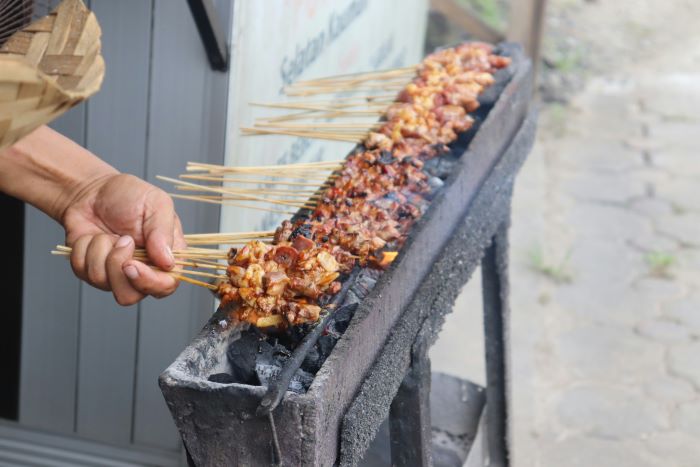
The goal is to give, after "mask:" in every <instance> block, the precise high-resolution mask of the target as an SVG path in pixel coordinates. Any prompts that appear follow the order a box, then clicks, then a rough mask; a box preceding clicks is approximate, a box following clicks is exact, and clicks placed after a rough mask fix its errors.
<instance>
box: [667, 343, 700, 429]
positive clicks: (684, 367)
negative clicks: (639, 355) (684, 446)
mask: <svg viewBox="0 0 700 467" xmlns="http://www.w3.org/2000/svg"><path fill="white" fill-rule="evenodd" d="M699 357H700V342H698V341H693V342H688V343H684V344H681V345H676V346H673V347H672V348H671V349H670V350H669V365H670V369H671V371H672V372H673V373H674V374H677V375H679V376H681V377H683V378H687V379H688V380H689V381H691V382H692V383H693V384H694V385H695V387H696V388H700V364H699V363H700V360H699ZM698 428H699V429H700V423H699V424H698Z"/></svg>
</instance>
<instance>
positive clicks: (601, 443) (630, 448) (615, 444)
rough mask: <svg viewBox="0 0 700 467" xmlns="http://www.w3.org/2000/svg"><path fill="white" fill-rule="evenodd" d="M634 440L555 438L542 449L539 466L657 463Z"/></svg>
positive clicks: (616, 466) (643, 466) (603, 466)
mask: <svg viewBox="0 0 700 467" xmlns="http://www.w3.org/2000/svg"><path fill="white" fill-rule="evenodd" d="M657 461H658V460H657V459H654V458H651V457H650V456H648V455H646V454H645V453H644V451H643V447H642V446H640V445H639V444H638V443H635V442H624V441H620V440H609V439H593V438H581V437H575V438H570V439H566V440H563V441H555V442H552V443H550V444H549V445H547V446H546V447H545V449H544V451H543V452H542V455H541V462H540V463H539V464H538V465H539V466H541V467H652V466H658V465H659V464H658V463H657Z"/></svg>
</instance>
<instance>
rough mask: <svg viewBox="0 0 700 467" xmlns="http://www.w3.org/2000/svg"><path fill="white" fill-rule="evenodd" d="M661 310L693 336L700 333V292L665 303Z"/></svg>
mask: <svg viewBox="0 0 700 467" xmlns="http://www.w3.org/2000/svg"><path fill="white" fill-rule="evenodd" d="M661 310H662V313H663V315H664V316H666V317H667V318H669V319H672V320H674V321H676V322H678V323H680V324H681V325H682V326H684V327H685V329H686V330H687V332H689V333H691V334H693V335H695V336H697V335H699V334H700V294H699V293H698V292H695V293H693V294H691V295H689V296H687V297H684V298H683V299H681V300H677V301H674V302H670V303H666V304H664V305H663V306H662V308H661Z"/></svg>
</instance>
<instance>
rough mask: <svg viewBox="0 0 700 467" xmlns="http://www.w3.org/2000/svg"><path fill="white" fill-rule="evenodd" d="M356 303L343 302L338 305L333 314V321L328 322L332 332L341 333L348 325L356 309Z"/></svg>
mask: <svg viewBox="0 0 700 467" xmlns="http://www.w3.org/2000/svg"><path fill="white" fill-rule="evenodd" d="M357 303H359V301H358V302H356V303H353V304H345V305H343V306H342V307H340V308H339V309H338V310H337V311H336V312H335V314H334V315H333V322H332V323H331V324H330V326H329V328H330V331H331V332H332V333H335V334H338V335H342V334H343V333H344V332H345V330H346V329H347V328H348V326H349V325H350V320H351V319H352V317H353V315H354V314H355V310H357Z"/></svg>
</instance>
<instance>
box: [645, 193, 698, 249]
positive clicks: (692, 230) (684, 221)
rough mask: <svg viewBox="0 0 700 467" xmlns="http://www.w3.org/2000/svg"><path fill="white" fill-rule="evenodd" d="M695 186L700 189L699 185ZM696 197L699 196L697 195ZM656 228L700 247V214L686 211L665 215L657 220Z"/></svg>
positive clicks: (694, 246)
mask: <svg viewBox="0 0 700 467" xmlns="http://www.w3.org/2000/svg"><path fill="white" fill-rule="evenodd" d="M695 188H696V190H700V186H699V185H696V187H695ZM695 197H696V198H697V195H695ZM656 228H657V230H659V231H660V232H663V233H665V234H666V235H669V236H671V237H673V238H676V239H678V240H679V241H680V242H682V243H683V244H685V245H688V246H691V247H693V248H700V214H696V213H689V212H686V213H682V214H679V215H675V216H673V215H671V216H664V217H662V218H660V219H659V220H658V221H657V222H656Z"/></svg>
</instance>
